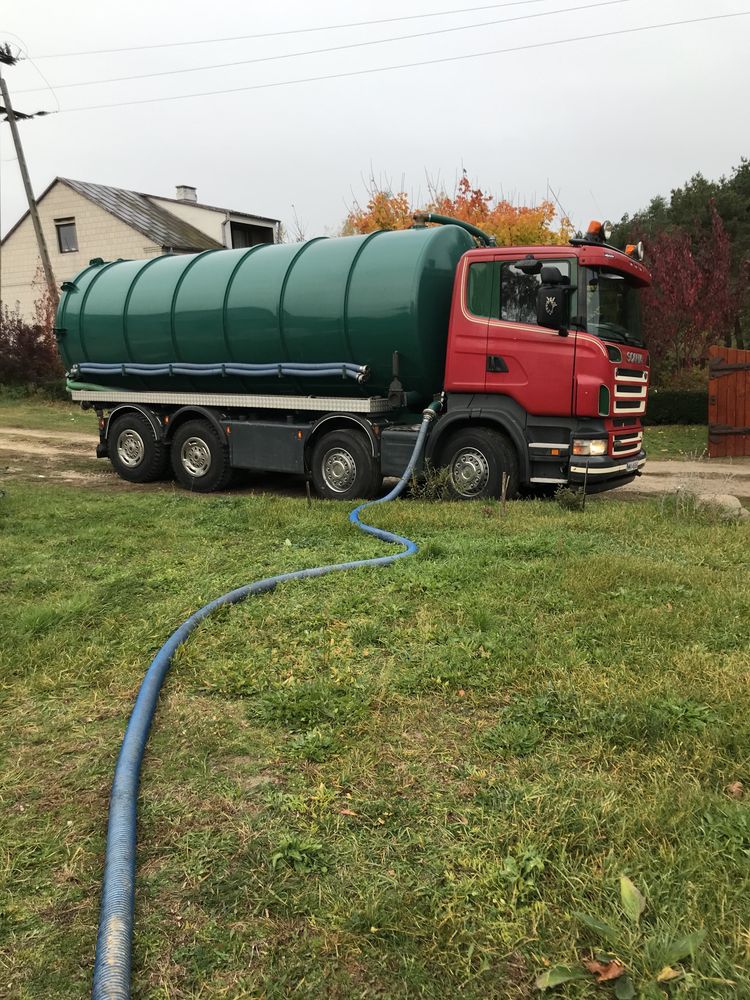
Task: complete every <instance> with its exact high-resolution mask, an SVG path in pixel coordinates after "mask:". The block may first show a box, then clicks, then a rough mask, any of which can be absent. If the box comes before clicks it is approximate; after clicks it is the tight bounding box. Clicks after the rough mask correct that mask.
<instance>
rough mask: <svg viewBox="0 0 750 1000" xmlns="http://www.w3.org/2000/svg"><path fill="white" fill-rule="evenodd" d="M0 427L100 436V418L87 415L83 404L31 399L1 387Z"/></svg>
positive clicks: (92, 414) (91, 414) (90, 414)
mask: <svg viewBox="0 0 750 1000" xmlns="http://www.w3.org/2000/svg"><path fill="white" fill-rule="evenodd" d="M0 427H21V428H24V429H28V430H38V431H47V430H50V431H70V430H73V431H75V432H76V433H77V434H80V433H84V434H85V433H86V432H87V431H90V432H91V435H92V437H93V438H96V435H97V424H96V414H94V413H92V412H88V413H84V412H83V410H82V409H81V406H80V403H66V402H59V401H52V400H44V399H30V398H29V397H28V396H25V395H22V394H21V393H20V392H14V391H13V390H12V389H9V388H7V387H3V386H0Z"/></svg>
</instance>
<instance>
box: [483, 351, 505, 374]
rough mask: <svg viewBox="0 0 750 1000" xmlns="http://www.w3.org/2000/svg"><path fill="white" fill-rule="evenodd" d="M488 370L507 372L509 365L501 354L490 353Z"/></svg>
mask: <svg viewBox="0 0 750 1000" xmlns="http://www.w3.org/2000/svg"><path fill="white" fill-rule="evenodd" d="M486 370H487V371H488V372H507V371H508V366H507V364H506V363H505V358H504V357H502V356H501V355H500V354H488V355H487V369H486Z"/></svg>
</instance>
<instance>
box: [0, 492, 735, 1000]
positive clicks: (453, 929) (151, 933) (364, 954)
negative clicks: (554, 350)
mask: <svg viewBox="0 0 750 1000" xmlns="http://www.w3.org/2000/svg"><path fill="white" fill-rule="evenodd" d="M5 489H6V494H5V496H4V497H3V498H2V499H0V532H1V533H2V571H0V572H1V576H0V588H1V589H2V591H3V596H4V600H3V601H2V602H1V603H0V683H1V685H2V686H1V688H0V691H1V697H2V705H1V709H2V711H1V712H0V753H1V754H2V764H1V765H0V796H2V798H1V802H2V808H1V809H0V845H1V849H0V882H1V885H0V913H1V914H2V923H0V981H1V982H2V983H3V984H4V986H3V988H2V989H0V994H2V996H3V997H8V998H13V1000H32V998H38V997H42V996H44V997H45V998H46V1000H62V998H71V1000H72V998H80V997H82V996H85V995H86V994H87V990H88V989H89V984H90V973H91V963H92V960H93V953H94V943H95V929H96V920H97V907H98V891H99V883H100V877H101V868H102V851H103V845H104V832H105V817H106V808H107V798H108V792H109V784H110V780H111V775H112V769H113V766H114V762H115V758H116V755H117V751H118V747H119V741H120V739H121V736H122V732H123V727H124V724H125V721H126V718H127V715H128V713H129V711H130V707H131V705H132V701H133V697H134V695H135V692H136V690H137V686H138V683H139V680H140V678H141V677H142V674H143V672H144V670H145V668H146V666H147V665H148V662H149V659H150V657H151V656H152V655H153V654H154V652H155V651H156V649H157V648H158V647H159V645H160V644H161V643H162V641H163V640H164V639H165V638H166V637H167V635H168V634H169V632H170V631H171V630H172V629H173V628H174V627H176V625H177V624H178V623H180V622H181V621H182V620H183V619H184V618H185V616H186V615H187V614H189V613H190V612H191V611H192V610H194V609H195V608H196V607H198V606H199V605H202V604H203V603H205V602H206V601H208V600H209V599H211V598H213V597H214V596H216V595H218V594H220V593H223V592H224V591H226V590H228V589H229V588H231V587H235V586H237V585H239V584H241V583H242V582H245V581H247V580H252V579H255V578H258V577H262V576H265V575H269V574H273V573H276V572H279V571H282V570H285V569H291V568H296V567H299V566H304V565H315V564H319V563H323V562H327V561H332V560H337V559H340V558H351V557H355V556H364V555H369V554H380V553H382V551H383V547H382V546H380V545H378V544H377V543H376V542H375V541H374V540H372V539H368V538H366V537H364V536H362V535H360V534H359V533H357V532H355V531H354V530H353V529H352V528H351V527H350V526H349V525H348V523H347V519H346V513H347V510H348V508H347V507H343V506H341V505H337V504H332V503H323V502H313V504H312V505H311V506H310V507H308V506H307V504H306V502H305V501H304V500H298V499H288V498H279V497H273V496H268V497H262V496H256V497H240V496H234V497H233V496H228V497H209V498H205V497H203V498H196V497H191V496H189V495H187V494H184V493H180V492H175V493H173V494H169V493H168V494H164V493H158V494H157V493H143V492H138V493H130V492H128V491H118V492H116V493H112V494H106V493H102V492H101V490H98V491H93V490H90V491H89V490H84V489H80V488H79V489H74V488H72V487H66V486H52V485H50V484H47V485H43V486H40V485H23V484H19V483H6V484H5ZM370 517H371V520H372V521H373V522H374V523H377V524H379V525H382V526H384V527H388V528H392V529H395V530H398V531H403V532H404V533H406V534H407V535H411V536H412V537H414V538H416V539H418V540H419V542H420V544H421V546H422V549H421V553H420V554H419V556H417V557H416V558H414V559H410V560H405V561H404V562H402V563H400V564H397V565H395V566H393V567H390V568H388V569H382V568H381V569H367V570H359V571H356V572H352V573H348V574H342V575H338V574H334V575H332V576H329V577H326V578H324V579H321V580H310V581H305V582H300V583H292V584H287V585H285V586H282V587H280V588H278V589H277V590H276V591H275V592H274V593H272V594H269V595H267V596H263V597H258V598H253V599H251V600H249V601H248V602H247V603H245V604H244V605H241V606H238V607H236V608H234V609H232V610H226V611H223V612H221V613H219V614H217V615H216V616H215V617H214V618H213V619H211V620H210V621H208V622H206V623H204V624H203V625H202V626H201V627H200V628H199V630H198V631H197V632H196V633H195V634H194V636H193V637H192V639H191V641H190V642H189V644H188V645H187V646H185V647H183V649H182V650H181V651H180V652H179V654H178V656H177V661H176V664H175V666H174V669H173V671H172V673H171V675H170V677H169V678H168V680H167V683H166V687H165V691H164V695H163V699H162V702H161V704H160V708H159V712H158V714H157V718H156V722H155V728H154V732H153V734H152V739H151V741H150V744H149V749H148V751H147V754H146V758H145V764H144V777H143V783H142V795H141V805H140V820H139V869H138V882H137V900H138V902H137V918H136V935H135V950H134V997H138V998H139V1000H167V998H169V1000H176V998H180V1000H182V998H191V1000H198V998H202V1000H203V998H219V997H230V998H233V1000H234V998H241V997H248V998H249V997H252V998H261V997H263V998H285V997H292V996H293V997H306V998H319V997H331V998H342V1000H343V998H350V997H368V998H369V997H385V998H394V1000H395V998H407V997H409V998H411V997H429V998H438V997H452V996H459V995H460V996H461V997H466V998H472V1000H479V998H482V1000H483V998H486V997H501V998H505V997H508V998H515V997H519V998H520V997H529V996H533V995H535V992H534V988H533V981H534V977H535V975H536V974H538V973H539V972H540V971H541V970H543V969H545V968H547V967H548V966H549V965H554V964H557V963H559V962H570V963H578V962H579V961H580V958H581V956H582V955H585V954H588V948H589V947H590V946H591V945H592V944H593V939H592V938H591V937H590V936H589V934H590V932H589V931H587V930H586V929H585V928H584V927H582V925H581V924H580V922H579V920H578V919H577V918H576V917H575V916H574V913H575V912H576V911H583V912H585V913H590V914H595V915H597V916H598V917H600V918H601V919H604V920H607V921H610V922H612V923H615V924H617V925H618V926H619V925H620V924H622V922H623V921H622V918H621V917H620V915H619V903H618V900H619V895H618V880H619V876H620V875H621V874H623V873H624V874H627V875H628V876H630V877H631V878H632V879H633V881H634V882H635V883H636V884H637V885H638V886H639V888H640V889H641V891H642V892H643V893H644V894H645V896H646V898H647V908H646V911H645V914H644V916H643V917H642V920H641V926H642V929H643V932H644V936H645V938H646V939H648V941H647V943H643V942H642V941H640V940H639V939H638V938H637V936H636V935H635V934H633V933H631V932H630V931H622V933H621V935H620V938H619V941H618V944H617V946H616V948H615V950H616V951H617V953H618V954H619V955H620V957H621V958H622V960H623V961H624V962H625V963H626V964H627V965H628V967H629V968H630V969H632V970H634V974H635V976H636V979H637V980H638V983H639V985H643V984H645V983H647V982H648V980H649V977H652V976H653V975H655V973H657V972H658V971H659V969H660V968H661V966H662V965H663V964H665V962H664V957H665V955H666V954H667V950H668V949H667V945H668V943H669V941H670V940H672V939H673V938H674V937H678V936H680V935H683V934H687V933H689V932H692V931H694V930H698V929H705V931H706V932H707V934H706V940H705V942H704V944H703V945H702V947H701V948H700V949H699V950H698V952H697V954H696V956H695V960H694V961H693V962H692V963H690V962H688V963H687V967H688V969H689V970H690V971H689V974H690V977H692V978H689V979H683V980H682V981H681V982H679V983H678V984H677V985H676V987H675V988H674V989H673V995H676V996H681V995H683V994H684V995H686V996H688V995H689V996H699V997H738V996H748V995H750V973H749V972H748V965H747V959H748V947H749V945H750V938H749V937H748V929H749V928H750V885H749V881H750V879H749V878H748V872H749V871H750V866H749V865H748V862H749V860H750V809H749V807H748V802H747V799H733V798H730V797H729V796H728V795H727V794H726V793H725V788H726V786H727V785H728V784H729V783H730V782H734V781H743V782H744V784H745V787H747V786H748V785H750V780H749V779H750V773H749V771H750V763H749V758H748V746H750V689H749V688H748V683H747V681H748V676H749V675H750V655H749V653H748V649H749V647H750V624H749V623H750V590H749V589H748V587H747V574H748V551H749V546H748V542H749V540H750V537H749V534H750V533H749V532H748V528H747V526H746V525H739V524H727V523H719V522H716V521H714V520H712V519H711V518H710V517H709V516H708V515H696V514H693V515H692V516H678V515H677V513H674V512H672V511H670V509H669V507H668V506H667V505H665V504H663V503H658V502H655V501H654V502H651V501H640V502H628V503H624V502H620V501H617V500H606V501H600V502H595V503H590V504H589V505H587V509H586V511H585V512H583V513H581V512H574V511H564V510H562V509H561V508H560V507H559V506H557V505H556V504H554V503H543V502H541V501H535V502H518V503H511V504H509V505H508V506H507V510H506V512H505V513H504V514H503V512H502V509H501V507H500V505H499V504H495V503H488V504H484V505H483V504H475V505H460V504H428V503H422V502H415V501H406V502H398V503H395V504H392V505H389V506H388V507H385V508H379V509H376V510H375V511H373V512H372V513H371V515H370ZM608 947H610V946H608ZM717 980H731V981H732V982H733V983H734V984H735V985H734V986H729V985H721V983H719V982H717ZM567 991H568V992H567V994H566V995H568V996H575V997H594V996H596V995H599V993H601V994H602V996H611V992H610V993H605V992H603V991H602V990H601V988H598V987H594V986H593V985H591V984H590V983H589V982H583V983H576V984H574V985H572V986H570V987H569V988H567ZM644 995H645V994H644ZM651 995H653V994H651ZM656 995H661V994H656Z"/></svg>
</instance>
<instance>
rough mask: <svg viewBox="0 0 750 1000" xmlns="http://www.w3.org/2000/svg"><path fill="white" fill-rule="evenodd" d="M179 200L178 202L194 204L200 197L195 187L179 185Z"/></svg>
mask: <svg viewBox="0 0 750 1000" xmlns="http://www.w3.org/2000/svg"><path fill="white" fill-rule="evenodd" d="M177 200H178V201H192V202H193V204H195V202H197V201H198V195H197V193H196V190H195V188H194V187H191V186H190V185H189V184H178V185H177Z"/></svg>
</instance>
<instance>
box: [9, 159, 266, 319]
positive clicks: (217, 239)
mask: <svg viewBox="0 0 750 1000" xmlns="http://www.w3.org/2000/svg"><path fill="white" fill-rule="evenodd" d="M37 207H38V211H39V217H40V220H41V224H42V230H43V231H44V235H45V238H46V241H47V248H48V250H49V255H50V258H51V261H52V270H53V272H54V275H55V281H56V283H57V285H58V286H59V285H61V284H62V282H63V281H67V280H69V279H70V278H72V277H73V276H74V275H76V274H77V273H78V272H79V271H81V270H82V269H83V268H84V267H85V266H86V265H87V264H88V262H89V261H90V260H91V259H92V258H94V257H101V258H103V259H104V260H117V258H119V257H124V258H143V257H149V256H152V255H156V254H162V253H197V252H199V251H201V250H214V249H220V248H221V247H250V246H255V244H257V243H276V242H277V241H278V239H279V221H278V219H267V218H265V217H264V216H261V215H254V214H250V213H248V212H237V211H235V210H233V209H229V208H216V207H215V206H214V205H203V204H201V203H200V202H199V201H198V198H197V195H196V190H195V188H194V187H190V186H188V185H181V186H179V187H178V188H177V192H176V197H175V198H163V197H161V196H159V195H153V194H143V193H141V192H140V191H127V190H125V189H124V188H114V187H108V186H107V185H105V184H89V183H87V182H84V181H74V180H70V178H67V177H56V178H55V179H54V181H52V183H51V184H50V185H49V187H47V188H46V190H45V191H44V192H43V193H42V194H41V195H40V197H39V198H38V199H37ZM44 292H45V284H44V276H43V271H42V262H41V258H40V256H39V252H38V249H37V244H36V239H35V236H34V227H33V225H32V222H31V218H30V216H29V213H28V212H26V214H25V215H23V216H22V217H21V218H20V219H19V220H18V222H17V223H16V224H15V226H13V228H12V229H10V230H9V231H8V233H7V235H6V236H5V238H4V239H3V240H2V244H0V301H1V302H2V303H3V305H6V306H8V308H10V309H15V308H18V309H19V310H20V312H21V315H22V316H24V317H25V318H28V319H31V318H33V316H34V315H35V310H36V303H37V302H38V301H39V300H40V299H41V298H42V297H43V296H44Z"/></svg>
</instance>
